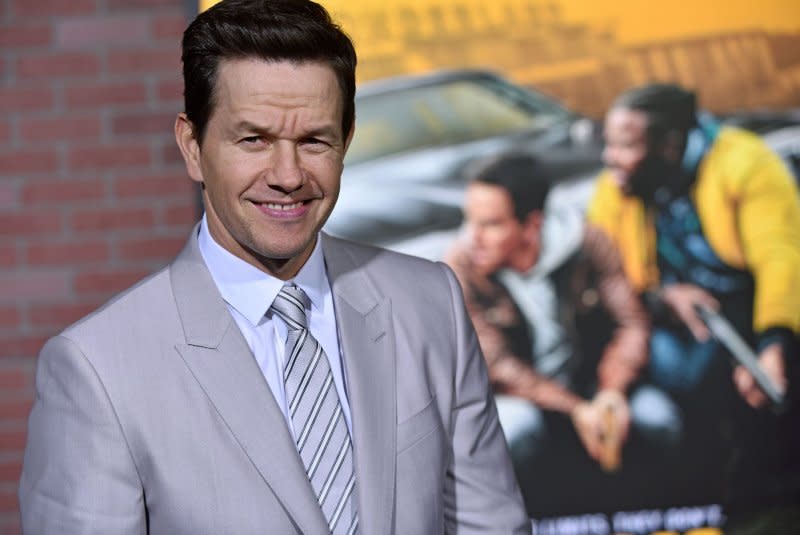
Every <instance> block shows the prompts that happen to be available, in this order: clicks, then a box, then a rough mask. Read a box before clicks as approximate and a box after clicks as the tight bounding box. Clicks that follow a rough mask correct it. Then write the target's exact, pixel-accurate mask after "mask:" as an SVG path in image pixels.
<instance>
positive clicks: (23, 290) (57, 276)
mask: <svg viewBox="0 0 800 535" xmlns="http://www.w3.org/2000/svg"><path fill="white" fill-rule="evenodd" d="M70 290H71V285H70V277H69V275H68V274H67V273H66V272H64V271H63V270H60V271H30V270H29V271H19V272H11V273H0V302H3V303H21V302H30V301H31V300H38V301H42V300H50V301H58V300H59V299H65V298H67V297H70ZM4 343H5V342H4ZM4 343H3V344H0V347H2V346H3V345H4Z"/></svg>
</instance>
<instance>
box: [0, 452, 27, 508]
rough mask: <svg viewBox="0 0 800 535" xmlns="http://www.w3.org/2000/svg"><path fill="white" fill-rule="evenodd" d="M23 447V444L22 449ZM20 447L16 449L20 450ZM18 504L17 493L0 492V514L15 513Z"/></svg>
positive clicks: (9, 491)
mask: <svg viewBox="0 0 800 535" xmlns="http://www.w3.org/2000/svg"><path fill="white" fill-rule="evenodd" d="M24 446H25V443H24V442H23V444H22V447H24ZM22 447H20V448H18V449H20V450H21V449H22ZM18 508H19V502H18V501H17V493H16V491H14V490H0V512H3V513H10V512H13V511H17V510H18Z"/></svg>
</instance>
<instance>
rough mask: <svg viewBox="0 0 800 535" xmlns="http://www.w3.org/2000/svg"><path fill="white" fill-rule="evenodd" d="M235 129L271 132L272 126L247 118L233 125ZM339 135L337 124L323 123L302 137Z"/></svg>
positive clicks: (238, 130)
mask: <svg viewBox="0 0 800 535" xmlns="http://www.w3.org/2000/svg"><path fill="white" fill-rule="evenodd" d="M233 129H234V131H235V132H241V131H242V130H246V131H250V132H260V133H270V128H269V127H268V126H264V125H258V124H255V123H252V122H250V121H247V120H243V121H239V122H238V123H236V124H234V125H233ZM337 135H338V130H337V126H336V125H333V124H331V125H323V126H318V127H315V128H311V129H310V130H307V131H305V132H304V133H303V135H302V137H304V138H306V137H322V136H331V137H336V136H337Z"/></svg>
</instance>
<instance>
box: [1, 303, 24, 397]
mask: <svg viewBox="0 0 800 535" xmlns="http://www.w3.org/2000/svg"><path fill="white" fill-rule="evenodd" d="M21 321H22V315H21V314H20V313H19V309H18V308H17V307H15V306H0V329H15V328H18V327H19V326H20V322H21ZM0 373H2V372H0ZM0 378H2V375H0ZM0 388H2V382H0Z"/></svg>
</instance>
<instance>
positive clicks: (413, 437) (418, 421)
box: [397, 396, 442, 455]
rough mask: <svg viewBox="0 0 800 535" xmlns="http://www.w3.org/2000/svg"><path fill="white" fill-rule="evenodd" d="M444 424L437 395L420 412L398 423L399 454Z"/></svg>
mask: <svg viewBox="0 0 800 535" xmlns="http://www.w3.org/2000/svg"><path fill="white" fill-rule="evenodd" d="M441 426H442V420H441V418H439V411H438V407H437V405H436V396H433V397H432V398H431V400H430V401H429V402H428V403H427V405H425V407H423V408H422V409H421V410H420V411H419V412H417V413H416V414H413V415H411V416H409V417H408V418H406V419H405V420H403V421H402V422H400V423H399V424H397V454H398V455H399V454H400V453H402V452H403V451H405V450H406V449H408V448H409V447H411V446H413V445H414V444H416V443H417V442H419V441H420V440H421V439H423V438H425V437H426V436H428V435H429V434H431V433H432V432H433V431H435V430H436V429H438V428H440V427H441Z"/></svg>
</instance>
